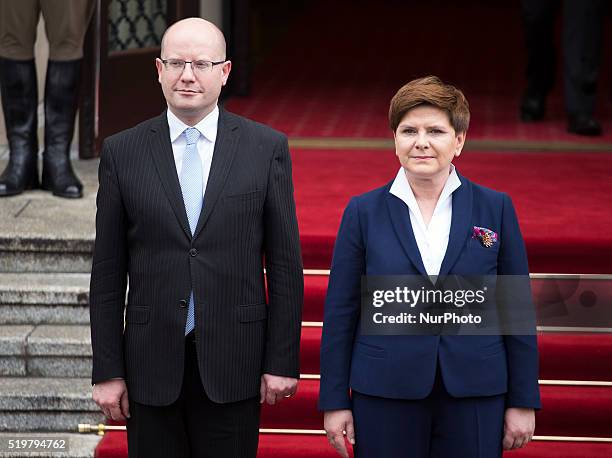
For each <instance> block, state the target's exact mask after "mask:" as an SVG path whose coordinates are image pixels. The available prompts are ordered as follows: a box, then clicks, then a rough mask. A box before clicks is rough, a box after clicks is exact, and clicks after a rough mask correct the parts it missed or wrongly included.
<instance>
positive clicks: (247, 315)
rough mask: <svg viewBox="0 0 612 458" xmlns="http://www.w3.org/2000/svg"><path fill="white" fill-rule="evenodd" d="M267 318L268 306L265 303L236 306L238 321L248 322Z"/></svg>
mask: <svg viewBox="0 0 612 458" xmlns="http://www.w3.org/2000/svg"><path fill="white" fill-rule="evenodd" d="M266 318H268V306H267V305H266V304H265V303H261V304H248V305H239V306H238V321H240V322H241V323H250V322H253V321H261V320H265V319H266Z"/></svg>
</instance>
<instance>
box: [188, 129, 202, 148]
mask: <svg viewBox="0 0 612 458" xmlns="http://www.w3.org/2000/svg"><path fill="white" fill-rule="evenodd" d="M185 137H187V144H188V145H193V144H194V143H196V142H197V141H198V138H200V131H199V130H198V129H196V128H195V127H189V128H187V129H185Z"/></svg>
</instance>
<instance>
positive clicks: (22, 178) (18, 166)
mask: <svg viewBox="0 0 612 458" xmlns="http://www.w3.org/2000/svg"><path fill="white" fill-rule="evenodd" d="M0 94H1V95H2V109H3V111H4V121H5V124H6V134H7V137H8V142H9V149H10V156H9V163H8V165H7V167H6V169H5V170H4V172H3V173H2V175H0V197H6V196H14V195H16V194H21V193H22V192H23V191H24V190H26V189H34V188H38V137H37V108H38V85H37V79H36V67H35V66H34V60H13V59H5V58H3V57H0Z"/></svg>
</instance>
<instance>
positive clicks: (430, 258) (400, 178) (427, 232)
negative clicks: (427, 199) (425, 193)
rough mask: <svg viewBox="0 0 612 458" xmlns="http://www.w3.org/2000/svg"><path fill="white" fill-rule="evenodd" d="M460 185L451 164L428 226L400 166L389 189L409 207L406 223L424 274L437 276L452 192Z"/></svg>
mask: <svg viewBox="0 0 612 458" xmlns="http://www.w3.org/2000/svg"><path fill="white" fill-rule="evenodd" d="M459 186H461V181H460V180H459V177H458V176H457V171H456V170H455V166H454V165H452V164H451V172H450V174H449V175H448V178H447V180H446V183H445V184H444V189H442V193H441V194H440V198H439V199H438V202H437V203H436V207H435V209H434V212H433V215H432V217H431V220H430V221H429V225H426V224H425V221H424V220H423V215H422V214H421V210H420V209H419V205H418V204H417V201H416V198H415V197H414V192H412V188H411V187H410V183H408V178H407V177H406V173H405V172H404V169H403V167H400V169H399V172H397V176H396V177H395V180H394V181H393V184H392V185H391V189H390V190H389V192H390V193H391V194H393V195H394V196H396V197H398V198H400V199H401V200H403V201H404V202H405V203H406V205H407V206H408V209H409V210H410V224H412V231H413V232H414V238H415V239H416V243H417V246H418V248H419V252H420V253H421V259H422V260H423V265H424V267H425V271H426V272H427V275H438V274H439V273H440V266H441V265H442V260H443V259H444V255H445V254H446V248H447V247H448V236H449V234H450V227H451V220H452V217H453V198H452V194H453V192H454V191H455V190H456V189H457V188H458V187H459Z"/></svg>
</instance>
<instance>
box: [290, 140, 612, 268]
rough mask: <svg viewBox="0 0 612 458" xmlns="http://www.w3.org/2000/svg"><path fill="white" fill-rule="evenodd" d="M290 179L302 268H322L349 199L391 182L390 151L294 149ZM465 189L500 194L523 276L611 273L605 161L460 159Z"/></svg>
mask: <svg viewBox="0 0 612 458" xmlns="http://www.w3.org/2000/svg"><path fill="white" fill-rule="evenodd" d="M292 157H293V176H294V180H295V190H296V191H295V195H296V204H297V210H298V219H299V224H300V236H301V239H302V254H303V257H304V266H305V268H323V269H327V268H329V265H330V263H331V254H332V250H333V244H334V240H335V237H336V233H337V230H338V226H339V224H340V217H341V216H342V211H343V210H344V207H345V206H346V204H347V203H348V200H349V198H350V197H351V196H353V195H357V194H361V193H363V192H366V191H369V190H371V189H373V188H375V187H378V186H382V185H384V184H386V183H387V182H389V181H390V180H392V179H393V178H395V175H396V173H397V170H398V168H399V163H398V162H397V158H396V157H395V154H394V152H393V151H363V150H353V151H337V150H304V149H295V150H294V151H293V152H292ZM455 164H456V166H457V169H458V170H459V172H460V173H461V174H463V175H464V176H466V177H468V178H470V179H471V180H472V181H475V182H477V183H480V184H482V185H484V186H488V187H491V188H493V189H496V190H499V191H504V192H507V193H508V194H509V195H510V196H511V197H512V200H513V201H514V205H515V207H516V210H517V213H518V216H519V220H520V223H521V230H522V232H523V236H524V238H525V242H526V244H527V251H528V254H529V267H530V271H531V272H548V273H549V272H560V273H611V272H612V255H605V256H604V255H603V254H604V253H608V254H612V231H611V230H610V228H611V227H612V212H610V211H608V209H610V208H612V180H611V179H610V176H609V175H610V170H612V154H604V153H556V154H548V153H493V152H474V151H464V153H463V154H462V155H461V156H460V157H459V158H457V160H456V161H455Z"/></svg>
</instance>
